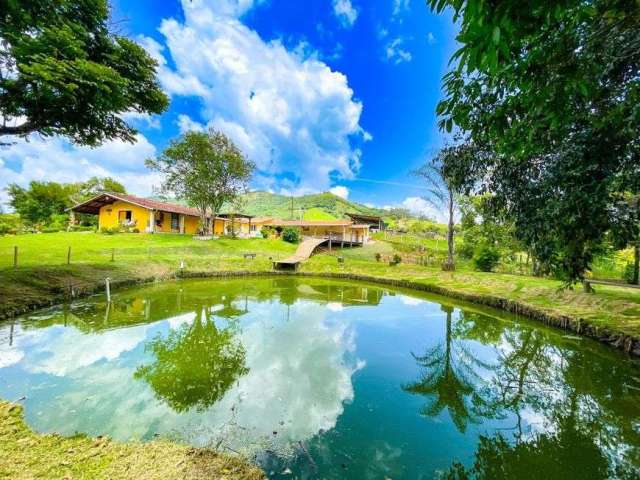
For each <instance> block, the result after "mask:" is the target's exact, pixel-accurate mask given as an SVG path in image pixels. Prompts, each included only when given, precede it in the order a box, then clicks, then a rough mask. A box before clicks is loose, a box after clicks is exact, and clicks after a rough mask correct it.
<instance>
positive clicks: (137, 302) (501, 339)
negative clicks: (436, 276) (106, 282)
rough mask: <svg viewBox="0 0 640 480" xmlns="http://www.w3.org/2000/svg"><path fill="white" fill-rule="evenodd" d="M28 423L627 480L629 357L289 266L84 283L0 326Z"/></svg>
mask: <svg viewBox="0 0 640 480" xmlns="http://www.w3.org/2000/svg"><path fill="white" fill-rule="evenodd" d="M0 397H2V398H4V399H7V400H12V401H16V400H18V399H21V400H20V401H21V402H22V403H23V404H24V406H25V417H26V421H27V423H28V424H29V425H30V426H31V427H32V428H33V429H35V430H37V431H41V432H59V433H63V434H73V433H75V432H83V433H87V434H89V435H93V436H96V435H105V434H106V435H109V436H112V437H114V438H116V439H121V440H128V439H141V440H148V439H153V438H154V437H156V436H159V435H160V436H165V437H167V436H168V437H170V438H174V439H177V440H180V441H182V442H187V443H190V444H193V445H197V446H210V447H216V448H219V449H221V450H227V451H230V452H239V453H242V454H244V455H247V456H248V457H249V458H250V459H252V460H253V461H256V462H257V463H259V464H260V465H261V466H262V467H263V468H264V469H265V471H266V472H267V473H268V474H269V476H270V477H271V478H283V479H290V478H304V479H307V478H308V479H311V478H321V479H394V480H397V479H412V480H413V479H430V478H452V479H463V478H483V479H502V478H509V479H511V478H513V479H529V478H530V479H533V478H535V479H545V480H548V479H556V478H557V479H574V478H575V479H604V478H628V479H631V478H640V367H639V366H638V363H637V362H636V361H634V360H632V359H629V358H628V357H625V356H624V355H622V354H621V353H618V352H616V351H613V350H611V349H609V348H607V347H604V346H602V345H599V344H597V343H595V342H593V341H590V340H587V339H580V338H577V337H575V336H572V335H567V334H565V333H564V332H562V331H557V330H552V329H548V328H545V327H544V326H542V325H541V324H538V323H532V322H529V321H526V320H524V319H519V318H516V317H513V316H507V315H502V314H499V313H497V312H494V311H492V310H482V309H479V308H478V307H474V306H470V305H457V304H455V303H450V302H449V301H448V300H445V299H442V298H439V297H431V296H427V295H422V294H419V293H416V292H410V291H401V290H392V289H387V288H384V287H380V286H373V285H367V284H361V283H353V282H341V281H333V280H326V279H314V278H303V279H297V278H292V277H277V278H261V279H237V280H236V279H234V280H206V281H205V280H197V281H179V282H175V283H173V282H172V283H165V284H160V285H155V286H148V287H144V288H136V289H131V290H127V291H122V292H118V293H117V294H116V295H114V298H113V302H112V304H111V305H110V306H108V305H107V303H106V301H105V299H104V297H102V296H96V297H93V298H90V299H87V300H82V301H78V302H75V303H72V304H70V305H66V306H60V307H56V308H52V309H49V310H44V311H41V312H38V313H36V314H33V315H30V316H28V317H24V318H22V319H19V320H16V321H15V322H11V323H7V322H5V323H1V324H0Z"/></svg>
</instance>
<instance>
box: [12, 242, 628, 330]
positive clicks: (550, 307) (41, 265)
mask: <svg viewBox="0 0 640 480" xmlns="http://www.w3.org/2000/svg"><path fill="white" fill-rule="evenodd" d="M14 245H17V246H18V252H19V257H18V262H19V264H18V268H13V267H11V262H12V261H13V256H12V255H13V246H14ZM69 246H71V264H70V265H67V263H66V262H67V253H68V247H69ZM294 250H295V246H294V245H290V244H287V243H285V242H282V241H279V240H262V239H250V240H241V239H238V240H231V239H218V240H214V241H197V240H194V239H192V238H191V237H187V236H180V235H157V234H156V235H145V234H120V235H112V236H109V235H102V234H94V233H56V234H39V235H21V236H15V237H11V236H5V237H0V318H2V317H7V316H9V315H12V314H15V313H19V312H22V311H25V309H28V308H30V307H32V306H43V305H47V304H50V303H52V302H59V301H61V300H62V299H63V298H65V297H67V296H70V295H72V294H78V293H82V292H86V291H94V290H95V289H96V288H97V289H101V288H103V287H102V286H103V285H104V279H105V278H106V277H109V278H111V279H112V281H113V282H115V283H120V284H126V283H128V282H131V283H134V282H138V281H145V280H146V281H151V280H154V279H167V278H172V277H175V276H176V275H177V274H178V272H179V271H180V264H181V263H183V265H184V272H185V273H187V274H198V273H207V272H222V271H249V272H268V271H271V270H272V260H274V259H277V258H282V257H284V256H287V255H289V254H290V253H291V252H293V251H294ZM393 251H394V246H393V245H391V244H388V243H385V242H376V243H374V244H370V245H368V246H366V247H364V248H356V249H352V250H350V249H345V250H343V251H340V250H336V249H334V250H333V251H332V252H331V253H329V252H326V253H321V254H318V255H315V256H314V257H312V258H311V259H310V260H309V261H307V262H306V263H305V264H303V265H302V268H301V271H302V272H317V273H350V274H360V275H366V276H372V277H377V278H390V279H402V280H407V281H412V282H416V283H420V284H426V285H432V286H437V287H439V288H445V289H448V290H450V291H452V292H459V293H463V294H471V295H479V296H481V295H485V296H494V297H499V298H503V299H505V300H510V301H517V302H519V303H521V304H524V305H528V306H531V307H535V308H537V309H540V310H542V311H544V312H547V313H549V314H551V315H562V316H567V317H571V318H573V319H576V320H581V321H585V322H588V323H589V324H591V325H594V326H596V327H601V328H606V329H610V330H612V331H615V332H620V333H622V334H625V335H630V336H634V337H640V290H638V289H629V288H624V287H612V286H611V287H610V286H600V285H598V286H596V293H595V294H586V293H583V292H582V290H581V288H580V287H577V288H576V289H574V290H561V289H560V287H561V284H560V282H558V281H555V280H551V279H545V278H536V277H530V276H520V275H507V274H499V273H483V272H476V271H473V270H471V269H470V268H469V267H467V266H465V265H464V264H463V265H462V267H461V268H460V269H458V271H456V272H451V273H449V272H442V271H441V270H440V269H439V267H438V266H437V265H434V266H431V267H429V266H419V265H407V264H400V265H397V266H389V265H388V264H386V263H382V262H376V260H375V253H376V252H378V253H382V254H389V253H393ZM245 253H255V254H256V257H255V259H245V258H244V254H245ZM112 254H114V261H111V255H112ZM337 255H341V256H343V257H344V259H345V261H344V263H339V262H338V260H337V258H336V256H337Z"/></svg>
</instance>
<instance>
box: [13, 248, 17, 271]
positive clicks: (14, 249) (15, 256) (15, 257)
mask: <svg viewBox="0 0 640 480" xmlns="http://www.w3.org/2000/svg"><path fill="white" fill-rule="evenodd" d="M13 268H18V246H17V245H14V247H13Z"/></svg>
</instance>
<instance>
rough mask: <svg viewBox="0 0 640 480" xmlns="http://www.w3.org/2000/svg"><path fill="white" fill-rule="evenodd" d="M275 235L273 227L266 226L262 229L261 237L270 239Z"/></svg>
mask: <svg viewBox="0 0 640 480" xmlns="http://www.w3.org/2000/svg"><path fill="white" fill-rule="evenodd" d="M274 233H275V230H274V229H273V227H268V226H266V225H265V226H263V227H262V228H261V229H260V235H262V238H269V237H271V236H273V234H274Z"/></svg>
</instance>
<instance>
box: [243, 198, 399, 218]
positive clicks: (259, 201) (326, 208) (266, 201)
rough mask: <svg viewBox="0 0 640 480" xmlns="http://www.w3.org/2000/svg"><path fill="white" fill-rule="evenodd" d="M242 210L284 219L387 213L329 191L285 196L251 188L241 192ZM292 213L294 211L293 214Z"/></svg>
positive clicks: (383, 214)
mask: <svg viewBox="0 0 640 480" xmlns="http://www.w3.org/2000/svg"><path fill="white" fill-rule="evenodd" d="M244 201H245V207H244V208H243V211H244V212H245V213H247V214H249V215H255V216H258V217H275V218H281V219H283V220H287V219H296V220H297V219H300V218H301V217H302V218H304V219H305V220H333V219H336V218H344V217H345V214H346V213H361V214H364V215H377V216H381V217H382V216H384V217H387V216H389V212H387V211H386V210H382V209H378V208H370V207H367V206H365V205H362V204H360V203H355V202H350V201H349V200H345V199H344V198H341V197H338V196H336V195H334V194H332V193H317V194H312V195H303V196H301V197H287V196H284V195H278V194H275V193H269V192H262V191H258V192H251V193H248V194H246V195H245V196H244ZM292 213H293V215H292Z"/></svg>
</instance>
